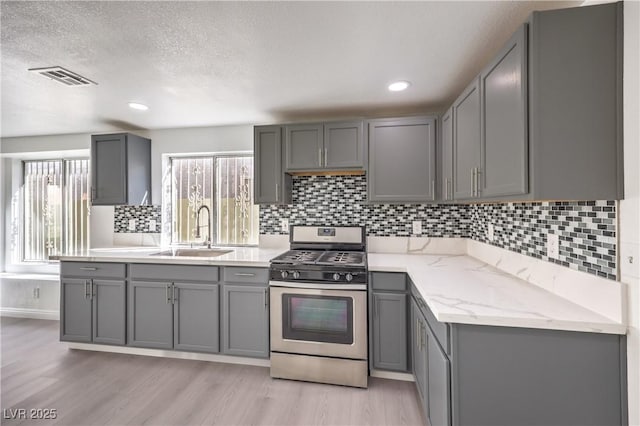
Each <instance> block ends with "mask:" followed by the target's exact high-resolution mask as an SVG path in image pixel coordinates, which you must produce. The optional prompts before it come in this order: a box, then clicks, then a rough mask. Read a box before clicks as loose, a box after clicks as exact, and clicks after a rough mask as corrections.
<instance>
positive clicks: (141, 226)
mask: <svg viewBox="0 0 640 426" xmlns="http://www.w3.org/2000/svg"><path fill="white" fill-rule="evenodd" d="M161 210H162V207H161V206H115V207H114V211H113V232H115V233H158V232H160V226H161V221H160V218H161ZM131 219H135V221H136V229H135V231H130V230H129V220H131ZM151 220H155V221H156V226H155V230H152V229H150V221H151Z"/></svg>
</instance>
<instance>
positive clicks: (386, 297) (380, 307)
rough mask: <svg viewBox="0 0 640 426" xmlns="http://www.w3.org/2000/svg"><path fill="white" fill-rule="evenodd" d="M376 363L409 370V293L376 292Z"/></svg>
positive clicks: (375, 365) (374, 355)
mask: <svg viewBox="0 0 640 426" xmlns="http://www.w3.org/2000/svg"><path fill="white" fill-rule="evenodd" d="M372 337H373V366H374V368H379V369H383V370H394V371H407V295H406V294H402V293H383V292H374V293H373V336H372Z"/></svg>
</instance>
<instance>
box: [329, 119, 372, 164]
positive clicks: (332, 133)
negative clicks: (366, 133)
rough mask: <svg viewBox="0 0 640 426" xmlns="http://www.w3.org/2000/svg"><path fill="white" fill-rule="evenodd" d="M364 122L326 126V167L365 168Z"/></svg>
mask: <svg viewBox="0 0 640 426" xmlns="http://www.w3.org/2000/svg"><path fill="white" fill-rule="evenodd" d="M362 132H363V124H362V121H354V122H348V123H330V124H325V125H324V156H323V157H324V166H325V167H326V168H330V169H332V168H338V169H339V168H358V169H363V168H364V142H363V140H364V139H363V135H362Z"/></svg>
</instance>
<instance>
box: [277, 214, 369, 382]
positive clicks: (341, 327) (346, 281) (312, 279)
mask: <svg viewBox="0 0 640 426" xmlns="http://www.w3.org/2000/svg"><path fill="white" fill-rule="evenodd" d="M290 248H291V250H289V251H288V252H286V253H283V254H282V255H280V256H278V257H276V258H274V259H272V260H271V267H270V279H269V287H270V294H271V296H270V298H271V314H270V315H271V318H270V319H271V377H277V378H284V379H294V380H306V381H312V382H320V383H331V384H337V385H346V386H356V387H363V388H366V387H367V376H368V369H367V254H366V236H365V230H364V228H363V227H337V226H336V227H318V226H293V227H292V228H291V233H290Z"/></svg>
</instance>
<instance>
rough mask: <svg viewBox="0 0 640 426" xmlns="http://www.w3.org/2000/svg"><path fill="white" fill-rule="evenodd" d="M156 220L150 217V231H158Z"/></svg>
mask: <svg viewBox="0 0 640 426" xmlns="http://www.w3.org/2000/svg"><path fill="white" fill-rule="evenodd" d="M156 226H157V225H156V220H155V219H149V232H156Z"/></svg>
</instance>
